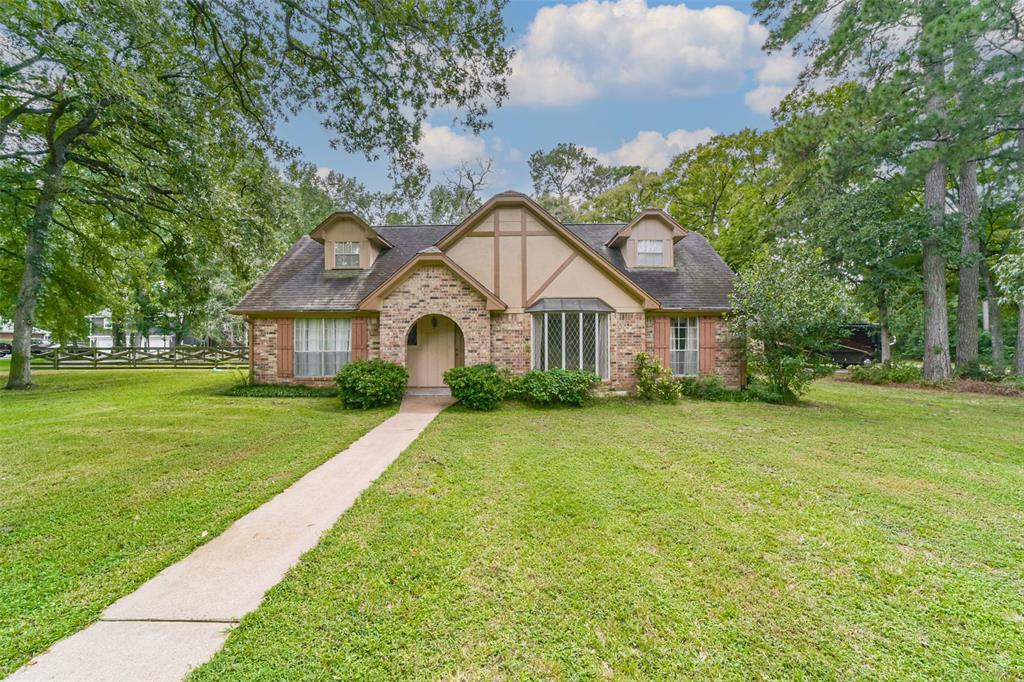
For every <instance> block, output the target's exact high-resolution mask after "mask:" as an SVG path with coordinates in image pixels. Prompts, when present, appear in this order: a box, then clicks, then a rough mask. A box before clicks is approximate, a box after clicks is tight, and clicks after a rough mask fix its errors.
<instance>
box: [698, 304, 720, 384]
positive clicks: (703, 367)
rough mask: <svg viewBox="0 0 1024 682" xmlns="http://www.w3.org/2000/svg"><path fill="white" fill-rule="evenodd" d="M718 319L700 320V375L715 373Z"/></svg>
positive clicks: (707, 318) (706, 318) (704, 318)
mask: <svg viewBox="0 0 1024 682" xmlns="http://www.w3.org/2000/svg"><path fill="white" fill-rule="evenodd" d="M717 332H718V318H717V317H702V318H700V373H701V374H711V373H712V372H714V371H715V351H716V350H717V348H718V339H717Z"/></svg>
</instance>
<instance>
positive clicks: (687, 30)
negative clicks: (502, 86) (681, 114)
mask: <svg viewBox="0 0 1024 682" xmlns="http://www.w3.org/2000/svg"><path fill="white" fill-rule="evenodd" d="M766 36H767V31H766V30H765V29H764V27H763V26H761V25H760V24H758V23H756V22H753V21H752V20H751V18H750V17H749V16H748V15H746V14H744V13H743V12H740V11H739V10H736V9H733V8H732V7H727V6H724V5H719V6H716V7H707V8H702V9H690V8H688V7H687V6H686V5H683V4H678V5H660V6H656V7H648V6H647V3H646V1H645V0H607V1H599V0H584V2H580V3H578V4H574V5H555V6H553V7H545V8H542V9H540V10H539V11H538V12H537V15H536V16H535V17H534V19H533V21H532V22H531V23H530V26H529V28H528V29H527V32H526V36H525V37H524V38H523V40H522V42H521V44H520V45H518V46H517V49H518V51H517V53H516V56H515V57H514V58H513V62H512V69H513V71H512V77H511V79H510V83H509V85H510V90H511V94H512V102H513V103H517V104H528V105H546V106H555V105H571V104H579V103H581V102H586V101H589V100H592V99H595V98H597V97H600V96H604V95H611V96H619V97H630V98H638V99H642V98H652V97H673V96H675V97H678V96H691V95H692V96H700V95H707V94H711V93H716V92H722V91H728V90H732V89H735V88H737V87H739V86H740V84H741V83H742V82H743V79H744V77H745V75H746V73H748V72H749V71H750V70H751V69H755V68H759V67H760V66H761V65H762V64H763V63H764V56H763V55H762V53H761V50H760V48H761V44H762V43H763V42H764V40H765V38H766Z"/></svg>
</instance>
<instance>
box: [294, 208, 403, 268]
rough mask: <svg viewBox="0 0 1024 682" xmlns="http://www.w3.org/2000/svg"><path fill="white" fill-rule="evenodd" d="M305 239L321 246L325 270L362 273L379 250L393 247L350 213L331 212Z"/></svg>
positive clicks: (371, 262) (369, 265)
mask: <svg viewBox="0 0 1024 682" xmlns="http://www.w3.org/2000/svg"><path fill="white" fill-rule="evenodd" d="M309 236H310V238H311V239H313V241H316V242H319V243H320V244H322V245H323V247H324V269H325V270H351V271H359V270H366V269H368V268H371V267H373V264H374V262H375V261H376V260H377V257H378V256H379V255H380V254H381V252H382V251H383V250H385V249H390V248H392V247H393V245H392V244H391V242H389V241H388V240H387V239H384V237H382V236H380V234H379V233H378V232H377V231H376V230H374V229H373V228H372V227H370V225H369V224H368V223H367V222H366V221H364V220H363V219H362V218H360V217H359V216H358V215H356V214H355V213H352V212H351V211H337V212H335V213H332V214H331V215H329V216H328V217H327V218H326V219H325V220H324V221H323V222H322V223H320V224H319V225H317V226H316V227H315V228H314V229H313V231H312V232H310V233H309Z"/></svg>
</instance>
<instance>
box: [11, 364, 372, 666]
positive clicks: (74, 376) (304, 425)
mask: <svg viewBox="0 0 1024 682" xmlns="http://www.w3.org/2000/svg"><path fill="white" fill-rule="evenodd" d="M3 378H6V377H3ZM36 381H37V382H38V384H39V385H38V386H37V387H36V388H34V389H32V390H31V391H27V392H11V391H0V677H3V676H4V674H5V673H9V672H11V671H13V670H14V669H15V668H17V667H18V666H19V665H21V664H22V663H24V662H25V661H26V660H27V659H28V658H29V657H30V656H32V655H33V654H37V653H39V652H41V651H43V650H44V649H46V648H47V646H49V645H50V644H51V643H52V642H54V641H55V640H57V639H60V638H61V637H63V636H65V635H67V634H70V633H71V632H74V631H76V630H78V629H80V628H82V627H84V626H85V625H86V624H88V623H89V622H90V621H92V620H93V619H95V618H96V617H97V616H98V615H99V613H100V612H101V611H102V610H103V608H104V607H106V606H107V605H108V604H110V603H111V602H113V601H114V600H116V599H117V598H118V597H120V596H122V595H124V594H126V593H128V592H130V591H132V590H133V589H134V588H135V587H137V586H138V585H139V584H141V583H142V582H144V581H145V580H146V579H147V578H149V577H150V576H152V575H154V574H155V573H157V572H158V571H159V570H160V569H162V568H164V567H165V566H167V565H168V564H170V563H173V562H174V561H175V560H177V559H180V558H181V557H183V556H185V555H187V554H188V553H189V552H190V551H192V550H193V549H194V548H195V547H196V546H198V545H200V544H202V543H204V542H206V541H208V540H209V539H211V538H212V537H214V536H215V535H217V534H218V533H220V532H221V531H222V530H224V529H225V528H226V527H227V526H228V525H229V524H230V523H231V522H232V521H233V520H234V519H236V518H238V517H239V516H241V515H242V514H244V513H245V512H247V511H248V510H250V509H252V508H254V507H256V506H258V505H259V504H260V503H262V502H264V501H265V500H267V499H269V498H270V497H271V496H273V495H274V494H275V493H277V492H279V491H280V490H282V489H284V488H285V487H287V486H288V485H289V484H290V483H291V482H292V481H294V480H296V479H297V478H298V477H299V476H301V475H302V474H304V473H305V472H307V471H309V470H310V469H312V468H313V467H315V466H316V465H318V464H320V463H321V462H323V461H325V460H326V459H328V458H329V457H330V456H331V455H333V454H334V453H336V452H338V451H339V450H341V449H343V448H345V447H346V446H347V445H348V444H349V443H351V442H352V441H353V440H355V439H356V438H358V437H359V436H360V435H362V434H363V433H365V432H366V431H367V430H369V429H370V428H371V427H372V426H374V425H375V424H376V423H378V422H380V421H381V420H383V419H384V418H385V417H386V416H387V415H388V414H390V411H380V410H378V411H370V412H343V411H341V409H340V408H339V407H338V402H337V400H336V399H330V398H319V399H296V398H293V399H254V398H229V397H226V396H223V395H220V392H221V391H223V390H225V389H226V388H228V387H229V386H231V384H232V383H234V382H235V381H237V377H236V376H235V374H234V373H233V372H210V371H204V370H194V371H177V372H176V371H165V370H137V371H131V370H120V371H116V370H113V371H77V372H76V371H71V370H65V371H63V372H54V371H39V372H36Z"/></svg>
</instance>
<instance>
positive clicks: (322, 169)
mask: <svg viewBox="0 0 1024 682" xmlns="http://www.w3.org/2000/svg"><path fill="white" fill-rule="evenodd" d="M332 171H334V169H333V168H328V167H327V166H317V167H316V176H317V177H318V178H320V179H321V180H326V179H327V176H328V175H330V174H331V172H332Z"/></svg>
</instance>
